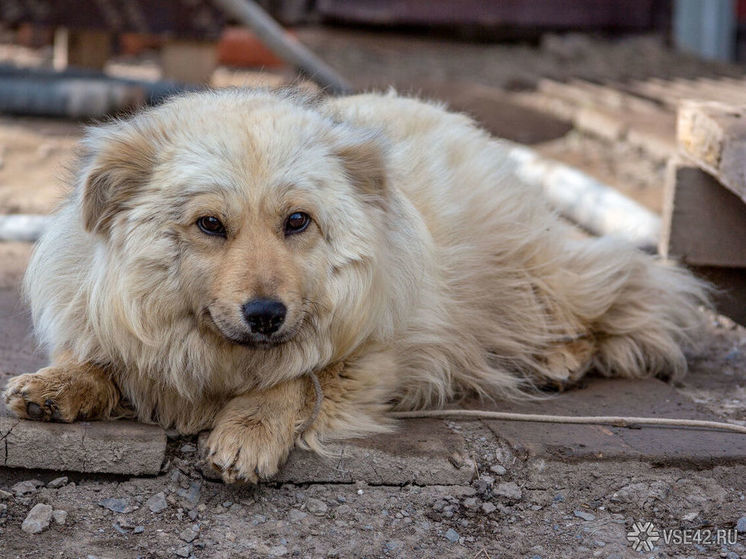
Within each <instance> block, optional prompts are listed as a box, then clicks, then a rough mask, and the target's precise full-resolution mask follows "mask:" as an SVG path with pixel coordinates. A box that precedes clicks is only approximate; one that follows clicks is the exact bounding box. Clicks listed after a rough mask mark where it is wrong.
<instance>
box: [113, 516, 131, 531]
mask: <svg viewBox="0 0 746 559" xmlns="http://www.w3.org/2000/svg"><path fill="white" fill-rule="evenodd" d="M114 522H115V523H116V524H118V525H119V526H120V527H121V528H125V529H127V530H132V528H134V527H135V523H134V522H132V520H130V519H129V518H127V517H126V516H117V517H116V519H115V520H114Z"/></svg>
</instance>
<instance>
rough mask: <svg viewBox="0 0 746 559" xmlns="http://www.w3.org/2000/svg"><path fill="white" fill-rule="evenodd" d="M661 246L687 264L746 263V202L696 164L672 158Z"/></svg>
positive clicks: (729, 265) (666, 191) (730, 264)
mask: <svg viewBox="0 0 746 559" xmlns="http://www.w3.org/2000/svg"><path fill="white" fill-rule="evenodd" d="M659 250H660V253H661V254H662V255H663V256H665V257H667V258H674V259H677V260H681V261H682V262H684V263H686V264H693V265H699V266H723V267H730V268H735V267H746V205H745V204H744V203H743V201H742V200H741V199H740V198H739V197H738V196H736V195H735V194H733V193H732V192H731V191H729V190H728V189H726V188H723V186H722V185H721V184H720V183H719V182H718V180H717V179H716V178H715V177H713V176H712V175H710V174H709V173H706V172H705V171H703V170H701V169H700V168H699V167H698V166H697V165H696V164H694V163H691V162H688V161H685V160H683V159H674V160H672V161H671V163H670V164H669V167H668V171H667V176H666V184H665V189H664V204H663V227H662V231H661V241H660V247H659Z"/></svg>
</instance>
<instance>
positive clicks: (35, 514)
mask: <svg viewBox="0 0 746 559" xmlns="http://www.w3.org/2000/svg"><path fill="white" fill-rule="evenodd" d="M51 520H52V507H51V506H49V505H45V504H44V503H39V504H37V505H34V508H32V509H31V510H30V511H29V513H28V515H27V516H26V520H24V521H23V524H22V525H21V530H23V531H24V532H26V533H27V534H40V533H41V532H43V531H44V530H46V529H47V528H49V522H50V521H51Z"/></svg>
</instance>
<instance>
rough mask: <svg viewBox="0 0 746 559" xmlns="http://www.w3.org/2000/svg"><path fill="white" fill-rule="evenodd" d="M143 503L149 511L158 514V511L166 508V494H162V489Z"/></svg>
mask: <svg viewBox="0 0 746 559" xmlns="http://www.w3.org/2000/svg"><path fill="white" fill-rule="evenodd" d="M145 504H146V505H147V506H148V508H149V509H150V512H153V513H155V514H158V513H159V512H163V511H164V510H166V509H167V508H168V503H167V502H166V495H164V493H163V491H161V492H160V493H156V494H155V495H153V496H152V497H150V499H148V500H147V501H146V502H145Z"/></svg>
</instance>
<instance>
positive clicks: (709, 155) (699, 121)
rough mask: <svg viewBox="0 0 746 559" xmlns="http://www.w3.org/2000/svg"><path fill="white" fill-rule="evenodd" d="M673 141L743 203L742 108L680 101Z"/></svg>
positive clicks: (745, 114)
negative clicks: (674, 139)
mask: <svg viewBox="0 0 746 559" xmlns="http://www.w3.org/2000/svg"><path fill="white" fill-rule="evenodd" d="M745 100H746V99H745ZM677 139H678V142H679V145H680V146H681V148H682V149H683V151H684V153H685V154H686V155H687V156H688V157H690V158H691V159H693V160H694V161H695V162H696V163H697V165H699V166H700V167H702V168H703V169H705V170H706V171H708V172H709V173H711V174H712V175H713V176H715V177H716V178H717V179H718V180H719V181H720V182H721V183H722V184H723V185H724V186H726V187H727V188H729V189H730V190H731V191H732V192H734V193H735V194H737V195H738V196H740V197H741V199H743V200H746V165H744V162H745V161H746V111H744V108H743V107H734V106H732V105H726V104H723V103H717V102H695V101H685V102H682V103H681V107H680V109H679V115H678V121H677Z"/></svg>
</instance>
